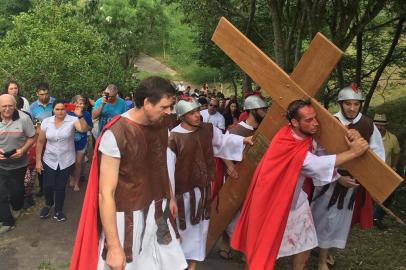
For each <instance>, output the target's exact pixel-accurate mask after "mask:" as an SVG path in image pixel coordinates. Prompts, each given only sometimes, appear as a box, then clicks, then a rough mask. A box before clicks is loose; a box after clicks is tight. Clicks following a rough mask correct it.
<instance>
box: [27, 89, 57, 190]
mask: <svg viewBox="0 0 406 270" xmlns="http://www.w3.org/2000/svg"><path fill="white" fill-rule="evenodd" d="M35 89H36V92H37V97H38V99H37V100H36V101H34V102H33V103H32V104H31V105H30V113H31V117H32V120H33V121H34V123H38V122H39V123H41V122H42V120H44V119H45V118H47V117H50V116H52V104H53V103H54V101H55V98H53V97H50V96H49V85H48V84H47V83H44V82H41V83H39V84H37V86H36V88H35ZM38 181H39V191H38V192H37V194H36V196H37V197H41V196H42V195H43V190H42V174H39V175H38Z"/></svg>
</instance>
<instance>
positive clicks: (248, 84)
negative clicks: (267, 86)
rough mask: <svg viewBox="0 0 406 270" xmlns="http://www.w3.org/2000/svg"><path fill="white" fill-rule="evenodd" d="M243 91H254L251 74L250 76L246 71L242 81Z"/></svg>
mask: <svg viewBox="0 0 406 270" xmlns="http://www.w3.org/2000/svg"><path fill="white" fill-rule="evenodd" d="M242 91H243V92H244V91H248V92H251V91H252V79H251V77H250V76H248V75H247V74H246V73H244V78H243V81H242Z"/></svg>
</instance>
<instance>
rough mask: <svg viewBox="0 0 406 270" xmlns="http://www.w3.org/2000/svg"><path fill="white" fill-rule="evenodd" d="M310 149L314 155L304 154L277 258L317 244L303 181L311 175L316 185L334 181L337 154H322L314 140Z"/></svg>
mask: <svg viewBox="0 0 406 270" xmlns="http://www.w3.org/2000/svg"><path fill="white" fill-rule="evenodd" d="M313 149H315V150H314V151H313V152H314V153H315V154H313V153H312V152H308V153H307V155H306V158H305V160H304V162H303V165H302V168H301V170H300V173H299V177H298V180H297V184H296V187H295V194H294V195H293V200H292V206H291V210H290V212H289V217H288V221H287V224H286V228H285V232H284V234H283V238H282V243H281V247H280V249H279V253H278V258H280V257H286V256H291V255H294V254H298V253H300V252H303V251H306V250H310V249H312V248H314V247H316V246H317V235H316V230H315V227H314V223H313V219H312V215H311V210H310V206H309V202H308V200H307V194H306V192H304V191H303V183H304V180H305V178H306V177H308V178H312V180H313V184H314V185H315V186H322V185H326V184H330V183H331V182H332V181H335V180H337V177H334V171H335V170H334V165H335V161H336V155H324V154H325V153H324V151H323V150H322V149H321V148H320V147H318V146H317V145H316V144H315V143H313ZM318 155H324V156H318Z"/></svg>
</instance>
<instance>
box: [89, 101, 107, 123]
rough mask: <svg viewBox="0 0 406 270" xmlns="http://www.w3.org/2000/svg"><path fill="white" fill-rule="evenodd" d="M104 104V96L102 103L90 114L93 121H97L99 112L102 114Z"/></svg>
mask: <svg viewBox="0 0 406 270" xmlns="http://www.w3.org/2000/svg"><path fill="white" fill-rule="evenodd" d="M106 103H107V99H106V97H105V96H103V99H102V102H101V103H100V106H99V107H97V108H96V109H95V110H94V111H93V112H92V118H93V119H97V118H98V117H99V116H100V114H101V112H102V110H103V107H104V105H105V104H106Z"/></svg>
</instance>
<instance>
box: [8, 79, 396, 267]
mask: <svg viewBox="0 0 406 270" xmlns="http://www.w3.org/2000/svg"><path fill="white" fill-rule="evenodd" d="M35 91H36V95H37V97H38V98H37V100H35V101H33V102H32V103H31V105H30V104H29V102H28V100H27V99H26V98H24V97H22V96H21V95H20V93H19V88H18V84H17V82H15V81H10V82H8V83H7V84H6V85H5V89H4V93H3V94H2V95H1V96H0V109H1V115H0V116H1V123H0V222H1V227H0V233H6V232H8V231H10V230H12V229H13V228H14V227H15V225H16V219H17V218H18V216H19V215H20V214H21V210H22V209H23V208H29V207H30V206H32V205H33V204H34V198H33V194H34V192H33V189H34V181H35V179H38V186H39V190H38V192H37V194H36V195H38V196H39V197H40V196H44V207H43V208H42V209H41V210H40V213H38V214H39V218H41V219H47V218H48V217H49V216H50V215H51V214H52V215H53V218H54V219H55V220H56V221H65V220H66V219H67V217H66V215H65V212H64V200H65V193H66V187H67V186H68V184H69V186H71V187H72V188H73V190H75V191H79V190H80V189H81V187H80V185H81V181H80V179H81V178H82V176H83V171H84V170H83V163H84V160H85V158H86V152H87V149H88V145H89V143H90V142H91V144H92V145H93V148H94V149H96V151H95V152H94V153H96V155H93V160H92V165H91V169H90V174H89V179H88V184H87V188H86V196H85V199H84V203H83V209H82V214H81V219H80V222H79V225H78V232H77V236H76V240H75V246H74V249H73V255H72V260H71V266H70V267H71V269H96V268H97V269H147V268H148V269H171V270H172V269H179V270H181V269H191V270H193V269H197V267H198V263H199V262H201V261H204V259H205V257H206V253H207V252H206V240H207V234H208V228H209V224H210V211H211V202H212V201H213V200H215V198H216V197H217V196H218V191H219V189H220V188H221V186H222V185H223V184H224V181H225V179H226V176H227V175H229V176H230V177H232V178H236V179H238V178H239V175H238V172H237V170H236V164H237V163H238V162H241V160H242V158H243V150H244V147H245V145H247V144H250V145H251V144H254V143H255V142H254V140H253V135H254V133H255V130H256V129H257V128H258V126H259V125H260V124H261V122H262V120H263V119H264V117H265V115H266V112H267V109H268V107H269V105H268V103H267V101H266V99H265V98H264V97H263V96H262V95H261V94H260V91H259V89H257V90H256V91H253V92H250V93H246V94H244V96H243V98H242V100H237V98H236V97H235V96H230V97H227V98H226V97H225V96H224V95H223V94H222V93H221V92H218V91H216V90H215V89H213V90H210V89H209V86H208V85H207V84H204V85H203V86H202V88H201V89H200V90H199V89H195V90H194V91H192V90H191V87H190V86H185V85H184V84H183V82H180V83H179V84H178V86H177V87H175V86H174V84H172V83H171V82H169V81H168V80H165V79H162V78H160V77H150V78H147V79H145V80H143V81H141V82H140V83H139V85H138V86H137V88H136V89H135V90H134V92H133V93H132V94H131V95H128V96H126V97H125V98H122V97H120V93H119V90H118V88H117V87H116V86H115V85H112V84H110V85H108V86H107V87H106V88H105V89H104V90H103V91H102V93H101V97H99V98H98V99H97V100H95V101H94V100H92V99H86V98H84V97H83V96H81V95H75V96H74V97H72V99H70V100H69V101H67V100H63V99H55V98H53V97H51V96H50V89H49V85H48V84H46V83H40V84H38V85H37V86H36V90H35ZM363 101H364V98H363V96H362V92H361V91H360V90H359V89H358V88H357V86H356V85H351V86H349V87H346V88H343V89H341V90H340V92H339V94H338V105H339V107H340V111H339V112H338V113H337V114H335V117H336V118H337V119H338V120H339V121H340V122H341V123H342V124H343V125H345V126H347V127H348V128H349V129H348V133H347V135H346V141H347V143H348V150H347V151H344V152H342V153H339V154H336V155H331V154H328V153H327V152H326V151H325V150H324V149H323V148H322V147H321V146H320V145H318V144H317V142H316V141H315V140H314V139H313V135H315V134H316V133H317V131H318V130H319V128H320V126H319V123H318V121H317V115H316V112H315V110H314V109H313V107H312V104H311V103H310V102H309V101H307V100H296V101H294V102H292V103H291V104H290V105H289V107H288V110H287V120H288V122H289V124H288V125H286V126H285V127H283V128H282V129H280V130H279V131H278V133H277V134H276V135H275V137H274V139H273V140H272V143H271V144H270V146H269V148H268V150H267V152H266V153H265V155H264V157H263V158H262V160H261V162H260V163H259V164H258V166H257V169H256V172H255V174H254V177H253V179H252V181H251V186H250V188H249V191H248V193H247V196H246V199H245V201H244V204H243V206H242V207H241V209H240V210H239V211H238V213H237V214H236V215H235V217H234V218H233V220H232V221H230V224H229V225H228V226H227V228H226V230H225V231H224V233H223V237H222V243H221V247H220V250H219V255H220V256H221V257H222V258H223V259H226V260H229V259H232V252H231V250H232V249H234V250H236V251H240V252H242V253H243V254H244V255H245V256H244V258H245V260H246V263H247V267H248V269H255V270H256V269H273V266H274V263H275V261H276V260H277V259H278V258H281V257H288V256H289V257H290V256H291V257H292V258H293V259H292V267H293V269H295V270H296V269H305V267H306V263H307V260H308V258H309V254H310V251H311V250H313V249H314V248H318V249H317V251H318V256H319V270H328V269H330V267H331V266H332V265H334V257H333V256H332V253H331V252H330V249H331V248H340V249H343V248H345V245H346V242H347V238H348V235H349V233H350V229H351V226H352V225H354V224H355V223H359V224H360V226H361V228H370V227H371V226H372V225H373V223H375V225H376V226H377V227H379V228H381V229H382V228H384V225H383V216H384V212H383V211H382V210H381V209H379V208H377V209H375V213H374V216H373V209H372V199H371V197H370V196H369V194H368V192H367V191H366V190H365V189H363V188H362V186H360V184H359V183H358V182H357V181H356V179H354V178H353V177H352V176H351V174H350V173H349V172H348V171H345V170H343V169H341V168H340V165H342V164H343V163H345V162H350V161H351V160H353V159H355V158H357V157H359V156H360V155H362V154H363V153H364V152H365V151H366V150H367V149H371V150H372V151H374V152H375V153H376V154H377V155H378V156H379V157H380V158H381V159H382V160H385V161H386V163H387V164H388V165H389V166H391V167H392V168H394V169H396V167H397V166H398V163H399V153H400V149H399V143H398V142H397V139H396V136H394V135H393V134H392V133H390V132H389V131H387V130H386V124H387V119H386V116H385V115H383V114H377V115H375V117H374V119H373V120H371V119H369V118H368V117H367V116H365V115H362V114H361V112H360V110H361V107H362V102H363ZM168 131H169V135H168ZM90 138H91V139H90ZM85 178H87V177H85ZM390 203H391V199H388V200H387V201H386V202H385V205H386V206H388V205H389V204H390ZM97 212H99V215H100V220H101V224H102V231H101V234H100V235H99V233H98V231H97V228H98V226H97V216H98V215H97ZM179 240H180V241H179Z"/></svg>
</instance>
